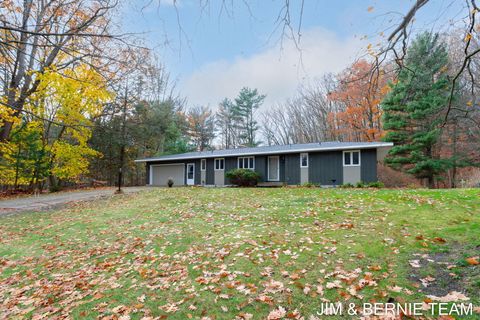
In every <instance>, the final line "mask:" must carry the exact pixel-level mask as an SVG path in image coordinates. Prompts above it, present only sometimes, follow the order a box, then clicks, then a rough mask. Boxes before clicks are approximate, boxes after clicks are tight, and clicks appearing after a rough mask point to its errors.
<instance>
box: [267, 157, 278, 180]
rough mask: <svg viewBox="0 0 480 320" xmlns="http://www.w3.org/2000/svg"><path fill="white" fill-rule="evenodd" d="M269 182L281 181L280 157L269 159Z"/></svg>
mask: <svg viewBox="0 0 480 320" xmlns="http://www.w3.org/2000/svg"><path fill="white" fill-rule="evenodd" d="M268 181H280V157H279V156H272V157H268Z"/></svg>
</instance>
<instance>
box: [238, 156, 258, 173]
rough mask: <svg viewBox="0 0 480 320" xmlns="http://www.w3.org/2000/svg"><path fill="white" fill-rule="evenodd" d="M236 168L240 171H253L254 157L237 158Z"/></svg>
mask: <svg viewBox="0 0 480 320" xmlns="http://www.w3.org/2000/svg"><path fill="white" fill-rule="evenodd" d="M238 168H240V169H252V170H253V169H255V158H254V157H239V158H238Z"/></svg>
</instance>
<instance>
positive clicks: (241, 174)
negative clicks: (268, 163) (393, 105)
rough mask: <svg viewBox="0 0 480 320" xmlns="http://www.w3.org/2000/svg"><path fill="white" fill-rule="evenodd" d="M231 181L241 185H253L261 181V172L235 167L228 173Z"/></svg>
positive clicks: (227, 175)
mask: <svg viewBox="0 0 480 320" xmlns="http://www.w3.org/2000/svg"><path fill="white" fill-rule="evenodd" d="M226 177H227V178H228V179H230V182H231V183H232V184H234V185H236V186H240V187H253V186H256V185H257V183H258V181H260V174H258V172H255V171H253V170H249V169H233V170H230V171H228V172H227V173H226Z"/></svg>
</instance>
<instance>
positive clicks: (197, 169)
mask: <svg viewBox="0 0 480 320" xmlns="http://www.w3.org/2000/svg"><path fill="white" fill-rule="evenodd" d="M190 163H195V184H196V185H199V184H202V178H201V173H200V159H195V160H192V161H191V162H190Z"/></svg>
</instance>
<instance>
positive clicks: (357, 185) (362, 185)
mask: <svg viewBox="0 0 480 320" xmlns="http://www.w3.org/2000/svg"><path fill="white" fill-rule="evenodd" d="M356 187H357V188H364V187H366V185H365V183H364V182H363V181H358V182H357V184H356Z"/></svg>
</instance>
